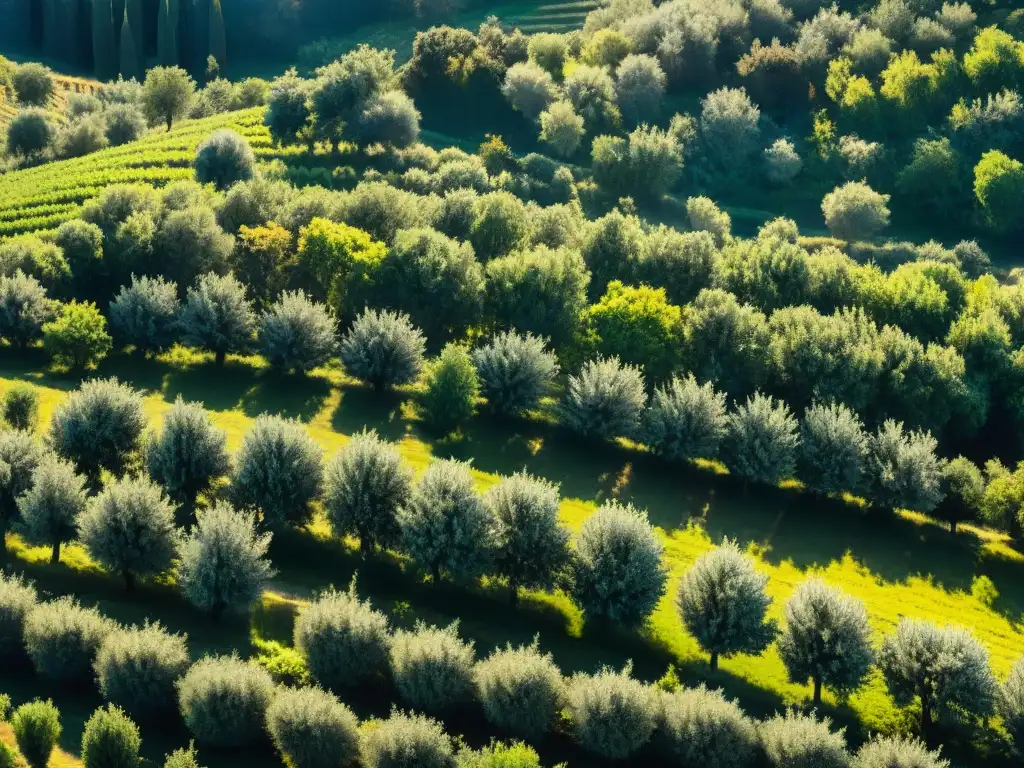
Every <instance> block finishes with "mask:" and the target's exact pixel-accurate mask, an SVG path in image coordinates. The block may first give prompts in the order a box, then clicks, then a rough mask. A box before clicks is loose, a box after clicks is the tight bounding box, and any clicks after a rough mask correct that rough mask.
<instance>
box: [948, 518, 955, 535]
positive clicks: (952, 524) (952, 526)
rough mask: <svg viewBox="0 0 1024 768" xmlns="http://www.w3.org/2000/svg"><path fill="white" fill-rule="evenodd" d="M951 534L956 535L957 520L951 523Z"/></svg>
mask: <svg viewBox="0 0 1024 768" xmlns="http://www.w3.org/2000/svg"><path fill="white" fill-rule="evenodd" d="M949 532H950V533H952V534H954V535H956V520H950V521H949Z"/></svg>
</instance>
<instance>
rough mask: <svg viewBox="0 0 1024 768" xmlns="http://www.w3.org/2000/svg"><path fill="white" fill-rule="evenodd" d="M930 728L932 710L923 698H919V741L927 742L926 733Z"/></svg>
mask: <svg viewBox="0 0 1024 768" xmlns="http://www.w3.org/2000/svg"><path fill="white" fill-rule="evenodd" d="M931 729H932V710H931V707H929V706H928V704H926V703H925V700H924V699H923V698H922V699H921V741H923V742H925V743H926V744H927V743H928V733H929V731H931Z"/></svg>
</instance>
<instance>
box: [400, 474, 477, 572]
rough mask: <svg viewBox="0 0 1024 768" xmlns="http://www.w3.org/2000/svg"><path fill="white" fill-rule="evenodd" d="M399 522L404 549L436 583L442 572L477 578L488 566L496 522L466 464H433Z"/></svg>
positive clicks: (401, 514)
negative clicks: (494, 522) (479, 493)
mask: <svg viewBox="0 0 1024 768" xmlns="http://www.w3.org/2000/svg"><path fill="white" fill-rule="evenodd" d="M398 522H399V526H400V527H401V530H402V548H403V550H404V551H405V552H406V553H407V554H408V555H409V556H410V557H411V558H412V559H413V561H414V562H415V563H417V564H418V565H419V566H420V567H421V568H422V569H423V570H425V571H426V572H428V573H430V574H431V575H432V576H433V577H434V578H435V579H439V578H440V577H441V576H442V574H444V573H447V574H450V575H452V576H454V577H456V578H466V579H471V578H475V577H476V576H479V575H480V574H482V573H484V572H485V571H486V570H487V567H488V566H489V565H490V555H491V551H490V550H491V534H492V530H493V521H492V519H491V516H490V514H489V512H488V510H487V508H486V507H485V506H484V504H483V501H482V500H481V498H480V496H479V495H478V494H477V492H476V490H475V489H474V488H473V475H472V474H471V473H470V468H469V464H468V463H463V462H459V461H454V460H451V459H448V460H444V461H438V462H434V463H433V464H431V465H430V466H429V467H428V468H427V471H426V472H424V473H423V477H421V478H420V481H419V483H418V484H417V486H416V490H415V491H414V492H413V495H412V499H411V500H410V502H409V504H408V505H407V506H406V507H404V508H402V509H401V510H400V511H399V513H398Z"/></svg>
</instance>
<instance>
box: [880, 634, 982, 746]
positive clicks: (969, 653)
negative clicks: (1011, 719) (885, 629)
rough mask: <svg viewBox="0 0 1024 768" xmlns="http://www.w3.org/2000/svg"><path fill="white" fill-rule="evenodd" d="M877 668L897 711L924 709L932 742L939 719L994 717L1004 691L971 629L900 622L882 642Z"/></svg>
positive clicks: (923, 730) (924, 734)
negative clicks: (943, 716)
mask: <svg viewBox="0 0 1024 768" xmlns="http://www.w3.org/2000/svg"><path fill="white" fill-rule="evenodd" d="M878 666H879V668H880V669H881V670H882V676H883V677H884V678H885V683H886V685H887V686H888V688H889V694H890V695H891V696H892V697H893V699H894V700H895V701H896V704H897V706H901V707H906V706H910V705H911V704H913V703H915V702H917V704H918V705H919V706H920V708H921V715H920V733H919V735H920V736H921V738H928V735H929V732H930V731H931V726H932V719H933V717H934V715H935V714H936V713H939V714H947V713H948V714H963V715H970V716H973V717H987V716H988V715H991V714H992V713H993V712H994V711H995V705H996V699H997V697H998V694H999V686H998V684H997V683H996V679H995V676H994V675H993V674H992V671H991V669H989V663H988V650H986V648H985V646H983V645H982V644H981V643H980V642H978V640H977V638H975V637H974V635H972V634H971V633H970V632H968V631H967V630H966V629H961V628H959V627H939V626H937V625H935V624H933V623H931V622H929V621H923V620H920V619H909V618H904V619H901V620H900V623H899V624H897V625H896V631H895V632H893V633H892V634H890V635H888V636H887V637H886V638H885V640H883V641H882V647H881V650H880V651H879V653H878Z"/></svg>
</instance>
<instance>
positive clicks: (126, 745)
mask: <svg viewBox="0 0 1024 768" xmlns="http://www.w3.org/2000/svg"><path fill="white" fill-rule="evenodd" d="M141 748H142V737H141V736H139V727H138V726H137V725H135V723H133V722H132V720H131V718H130V717H128V715H126V714H125V713H124V711H123V710H121V709H118V708H117V707H115V706H113V705H109V704H108V705H107V707H106V708H105V709H97V710H96V711H95V712H94V713H93V714H92V717H90V718H89V719H88V720H87V721H86V723H85V731H84V732H83V733H82V764H83V765H84V766H85V768H137V766H138V764H139V750H140V749H141Z"/></svg>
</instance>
